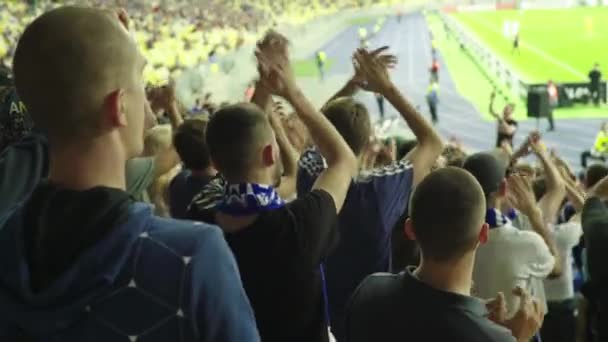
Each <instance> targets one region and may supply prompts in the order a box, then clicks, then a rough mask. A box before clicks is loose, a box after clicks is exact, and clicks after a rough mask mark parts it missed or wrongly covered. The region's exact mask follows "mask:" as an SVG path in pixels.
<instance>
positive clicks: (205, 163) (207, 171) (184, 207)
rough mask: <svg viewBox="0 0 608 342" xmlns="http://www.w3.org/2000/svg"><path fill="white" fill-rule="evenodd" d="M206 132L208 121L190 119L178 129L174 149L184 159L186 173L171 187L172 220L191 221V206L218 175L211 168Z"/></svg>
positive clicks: (180, 175) (172, 181) (174, 179)
mask: <svg viewBox="0 0 608 342" xmlns="http://www.w3.org/2000/svg"><path fill="white" fill-rule="evenodd" d="M206 129H207V122H206V121H203V120H200V119H188V120H186V121H184V123H183V124H182V125H181V126H179V127H178V129H177V132H175V134H174V136H173V146H175V150H176V151H177V154H179V157H180V159H181V160H182V164H183V167H184V170H182V171H181V172H180V173H179V174H177V175H176V176H175V177H174V178H173V179H172V180H171V183H170V184H169V210H170V213H171V217H174V218H179V219H184V218H187V216H188V214H187V212H188V206H189V205H190V203H191V202H192V199H193V198H194V196H196V195H197V194H198V193H199V192H200V191H201V190H202V189H203V188H204V187H205V185H207V184H208V183H209V182H210V181H211V180H212V179H213V178H214V177H216V175H217V171H216V170H215V168H214V167H213V166H212V165H211V158H210V157H209V149H208V148H207V143H206V142H205V130H206Z"/></svg>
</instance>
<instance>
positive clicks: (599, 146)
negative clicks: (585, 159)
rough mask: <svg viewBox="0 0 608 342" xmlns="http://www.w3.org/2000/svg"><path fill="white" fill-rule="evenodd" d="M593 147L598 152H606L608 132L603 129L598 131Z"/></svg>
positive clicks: (607, 148)
mask: <svg viewBox="0 0 608 342" xmlns="http://www.w3.org/2000/svg"><path fill="white" fill-rule="evenodd" d="M593 148H594V149H595V150H596V151H597V152H600V153H608V134H606V133H605V132H604V131H600V132H599V133H598V134H597V137H596V138H595V145H594V146H593Z"/></svg>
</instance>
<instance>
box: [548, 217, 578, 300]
mask: <svg viewBox="0 0 608 342" xmlns="http://www.w3.org/2000/svg"><path fill="white" fill-rule="evenodd" d="M551 228H552V229H551V233H552V234H553V239H554V240H555V245H556V247H557V251H558V253H559V255H560V257H561V263H562V274H561V275H560V276H559V277H557V278H555V279H545V280H544V284H545V293H546V295H547V300H548V301H563V300H566V299H572V298H574V284H573V275H572V248H573V247H574V246H576V245H577V244H578V242H579V240H580V238H581V235H583V229H582V227H581V224H580V223H578V222H568V223H563V224H558V225H556V226H552V227H551Z"/></svg>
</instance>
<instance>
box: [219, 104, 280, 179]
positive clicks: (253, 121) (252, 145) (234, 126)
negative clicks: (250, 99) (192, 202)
mask: <svg viewBox="0 0 608 342" xmlns="http://www.w3.org/2000/svg"><path fill="white" fill-rule="evenodd" d="M271 134H272V128H271V127H270V123H269V122H268V117H267V115H266V114H265V113H264V112H263V111H262V110H261V109H260V108H258V107H257V106H256V105H253V104H250V103H241V104H236V105H229V106H226V107H223V108H222V109H220V110H219V111H217V112H216V113H215V114H214V115H213V116H211V119H210V120H209V123H208V124H207V147H208V148H209V154H210V156H211V159H212V160H213V163H214V165H215V167H216V168H217V169H218V171H219V172H220V173H221V174H223V175H224V176H225V177H227V178H232V177H239V176H241V175H243V174H244V173H245V172H247V171H249V169H250V167H251V162H252V160H253V159H254V158H255V157H256V156H255V151H256V149H257V148H258V147H259V146H260V144H262V143H265V141H266V140H267V139H268V137H269V135H271Z"/></svg>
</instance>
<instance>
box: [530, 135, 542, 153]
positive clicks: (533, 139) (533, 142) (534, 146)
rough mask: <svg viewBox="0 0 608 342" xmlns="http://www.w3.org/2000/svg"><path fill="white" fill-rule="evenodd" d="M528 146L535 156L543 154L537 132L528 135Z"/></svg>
mask: <svg viewBox="0 0 608 342" xmlns="http://www.w3.org/2000/svg"><path fill="white" fill-rule="evenodd" d="M528 145H529V146H530V149H531V150H532V151H533V152H534V153H535V154H536V155H539V154H541V153H544V152H545V150H544V147H543V144H542V141H541V136H540V133H539V132H536V131H534V132H532V133H530V136H529V137H528Z"/></svg>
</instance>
